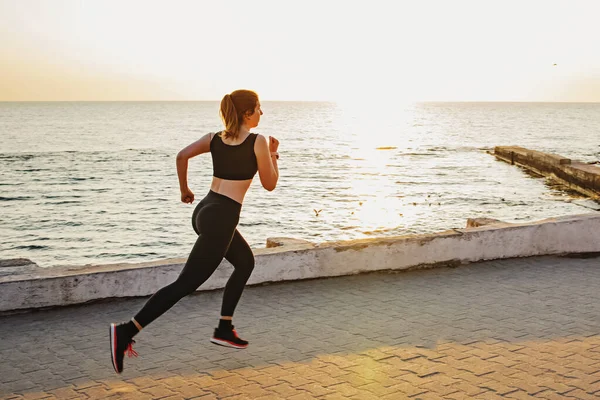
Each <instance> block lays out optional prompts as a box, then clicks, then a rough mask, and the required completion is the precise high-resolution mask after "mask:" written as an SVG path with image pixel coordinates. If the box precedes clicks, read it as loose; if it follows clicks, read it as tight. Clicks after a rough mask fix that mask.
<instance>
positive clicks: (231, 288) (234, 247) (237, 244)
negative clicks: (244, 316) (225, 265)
mask: <svg viewBox="0 0 600 400" xmlns="http://www.w3.org/2000/svg"><path fill="white" fill-rule="evenodd" d="M225 259H227V261H229V262H230V263H231V265H233V268H234V271H233V274H231V277H230V278H229V280H228V281H227V285H226V286H225V291H224V293H223V305H222V307H221V316H222V317H233V313H234V311H235V308H236V306H237V304H238V302H239V301H240V298H241V297H242V292H243V291H244V287H245V286H246V282H248V279H249V278H250V275H251V274H252V271H253V270H254V254H253V253H252V249H251V248H250V246H249V245H248V243H247V242H246V240H245V239H244V237H243V236H242V235H241V233H240V232H239V231H238V230H237V229H236V230H235V233H234V234H233V239H231V243H230V244H229V248H228V249H227V252H226V253H225Z"/></svg>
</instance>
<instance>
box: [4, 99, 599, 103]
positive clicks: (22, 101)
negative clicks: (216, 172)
mask: <svg viewBox="0 0 600 400" xmlns="http://www.w3.org/2000/svg"><path fill="white" fill-rule="evenodd" d="M219 101H221V100H220V99H218V100H0V103H200V102H206V103H214V102H219ZM261 102H279V103H340V101H336V100H270V99H261ZM401 103H409V104H411V103H412V104H415V103H547V104H600V100H598V101H585V100H583V101H582V100H578V101H548V100H410V101H402V102H401Z"/></svg>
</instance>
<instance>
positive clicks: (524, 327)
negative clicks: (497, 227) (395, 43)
mask: <svg viewBox="0 0 600 400" xmlns="http://www.w3.org/2000/svg"><path fill="white" fill-rule="evenodd" d="M221 295H222V291H213V292H198V293H196V294H194V295H192V296H189V297H187V298H185V299H183V300H181V301H180V302H179V304H177V305H176V306H175V307H174V308H172V309H171V310H170V311H169V312H167V313H166V314H165V315H163V316H162V317H160V318H159V319H158V320H157V321H155V322H154V323H153V324H152V325H150V326H149V327H148V328H147V329H146V330H144V331H142V332H141V333H140V334H139V335H138V336H137V338H136V339H137V344H136V345H135V349H136V350H137V351H138V352H139V354H140V355H139V357H137V358H126V359H125V371H124V372H123V374H121V375H116V374H115V373H114V371H113V369H112V366H111V362H110V354H109V353H110V352H109V342H108V324H109V322H112V321H123V320H127V319H129V318H130V317H131V316H132V315H133V314H134V313H135V312H136V311H137V310H138V309H139V308H140V307H141V306H142V304H143V303H144V301H145V299H139V298H138V299H120V300H110V301H105V302H101V303H94V304H90V305H83V306H74V307H66V308H57V309H52V310H45V311H35V312H31V313H26V314H16V315H5V316H2V317H0V361H1V363H0V398H1V399H46V398H48V399H54V398H57V399H88V398H89V399H107V398H110V399H165V400H166V399H168V400H176V399H203V400H206V399H225V398H226V399H229V400H233V399H261V400H266V399H290V400H301V399H315V398H317V399H328V400H334V399H366V400H368V399H405V398H410V399H471V398H472V399H501V398H511V399H521V398H539V399H557V398H576V399H591V398H597V397H600V258H587V259H585V258H559V257H538V258H527V259H513V260H501V261H489V262H483V263H477V264H470V265H466V266H461V267H458V268H440V269H431V270H418V271H409V272H398V273H373V274H367V275H359V276H349V277H339V278H331V279H321V280H310V281H300V282H288V283H281V284H273V285H267V286H256V287H248V288H247V289H246V291H245V293H244V296H243V297H242V301H241V303H240V305H239V307H238V310H237V312H236V318H235V321H234V324H235V325H236V329H237V330H238V332H239V333H240V336H242V337H243V338H245V339H247V340H249V341H250V346H249V347H248V349H245V350H234V349H228V348H224V347H220V346H215V345H213V344H211V343H210V342H209V341H208V338H209V337H210V335H211V333H212V330H213V328H214V326H215V324H216V322H217V318H218V311H219V309H220V300H221Z"/></svg>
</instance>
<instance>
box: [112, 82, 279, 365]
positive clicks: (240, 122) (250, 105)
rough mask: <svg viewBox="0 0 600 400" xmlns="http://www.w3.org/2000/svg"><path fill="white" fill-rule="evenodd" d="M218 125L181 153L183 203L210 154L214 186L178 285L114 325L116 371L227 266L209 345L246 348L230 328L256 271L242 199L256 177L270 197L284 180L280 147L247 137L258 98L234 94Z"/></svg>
mask: <svg viewBox="0 0 600 400" xmlns="http://www.w3.org/2000/svg"><path fill="white" fill-rule="evenodd" d="M220 113H221V118H222V120H223V123H224V125H225V130H224V131H221V132H219V133H216V134H215V133H208V134H206V135H204V136H203V137H202V138H200V139H199V140H198V141H196V142H194V143H192V144H190V145H189V146H187V147H186V148H184V149H183V150H181V151H180V152H179V154H177V175H178V177H179V187H180V190H181V201H182V202H184V203H190V204H191V203H192V202H193V201H194V193H192V191H191V190H190V189H189V187H188V184H187V169H188V160H189V159H190V158H192V157H195V156H197V155H199V154H203V153H208V152H210V153H211V155H212V160H213V179H212V184H211V187H210V191H209V192H208V194H207V195H206V196H205V197H204V198H203V199H202V200H201V201H200V203H199V204H198V205H197V206H196V208H195V210H194V212H193V214H192V226H193V228H194V230H195V231H196V233H197V234H198V239H197V240H196V244H195V245H194V247H193V249H192V251H191V253H190V255H189V257H188V259H187V262H186V263H185V266H184V267H183V270H182V271H181V273H180V275H179V277H178V278H177V280H175V282H173V283H171V284H170V285H168V286H165V287H163V288H162V289H160V290H159V291H157V292H156V293H155V294H154V295H153V296H152V297H150V299H148V301H147V302H146V304H145V305H144V307H142V309H141V310H140V311H139V312H138V313H137V314H136V315H135V317H133V318H132V319H131V320H130V321H129V322H126V323H121V324H114V323H112V324H110V347H111V358H112V363H113V367H114V368H115V371H116V372H117V373H121V371H123V358H124V355H125V352H127V353H128V355H129V356H132V355H137V353H136V352H135V351H134V350H133V349H132V347H131V345H132V344H133V343H135V341H134V340H133V337H134V336H135V335H136V334H137V333H138V332H139V331H140V330H142V328H145V327H146V326H148V324H149V323H151V322H152V321H154V320H155V319H156V318H158V317H159V316H161V315H162V314H163V313H164V312H165V311H167V310H168V309H170V308H171V307H172V306H173V305H174V304H175V303H177V302H178V301H179V300H180V299H182V298H183V297H185V296H187V295H188V294H191V293H193V292H195V291H196V289H198V287H199V286H200V285H202V284H203V283H204V282H205V281H206V280H207V279H208V278H209V277H210V276H211V275H212V274H213V272H215V270H216V269H217V267H218V266H219V264H220V263H221V261H222V259H223V258H225V259H227V260H228V261H229V262H230V263H231V264H232V265H233V266H234V271H233V273H232V274H231V277H230V278H229V280H228V281H227V284H226V286H225V291H224V293H223V305H222V307H221V319H220V320H219V325H218V327H217V328H216V329H215V331H214V335H213V336H212V338H211V339H210V341H211V342H212V343H215V344H218V345H222V346H228V347H234V348H237V349H243V348H246V347H247V346H248V342H247V341H245V340H242V339H240V337H239V336H238V335H237V333H236V331H235V329H234V327H233V325H232V322H231V321H232V318H233V312H234V311H235V307H236V306H237V304H238V301H239V300H240V297H241V295H242V291H243V290H244V286H245V285H246V282H247V281H248V278H249V277H250V274H251V273H252V270H253V269H254V254H253V253H252V250H251V249H250V246H248V243H246V241H245V240H244V238H243V237H242V235H241V234H240V233H239V232H238V230H237V229H236V226H237V224H238V221H239V217H240V211H241V208H242V202H243V200H244V196H245V195H246V192H247V191H248V188H249V187H250V184H251V183H252V178H253V177H254V175H255V174H256V172H257V171H258V173H259V177H260V182H261V184H262V186H263V187H264V188H265V189H267V190H269V191H271V190H273V189H275V186H276V185H277V180H278V179H279V169H278V167H277V159H278V158H279V154H278V153H277V150H278V147H279V141H278V140H277V139H275V138H274V137H269V141H268V142H267V139H266V138H265V137H264V136H262V135H259V134H255V133H250V129H252V128H254V127H256V126H258V122H259V121H260V116H261V115H262V110H261V109H260V102H259V100H258V95H257V94H256V93H254V92H252V91H249V90H236V91H234V92H233V93H231V94H226V95H225V96H224V97H223V100H221V110H220Z"/></svg>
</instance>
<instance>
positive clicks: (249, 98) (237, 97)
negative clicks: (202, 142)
mask: <svg viewBox="0 0 600 400" xmlns="http://www.w3.org/2000/svg"><path fill="white" fill-rule="evenodd" d="M257 104H258V95H257V94H256V93H255V92H253V91H251V90H236V91H234V92H231V94H226V95H225V96H223V99H222V100H221V109H220V110H219V113H220V114H221V119H222V120H223V125H225V130H224V131H223V133H221V136H222V137H223V138H232V139H236V138H237V136H238V134H239V133H240V128H241V126H242V122H243V120H244V115H252V114H253V113H254V109H255V108H256V105H257Z"/></svg>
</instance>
